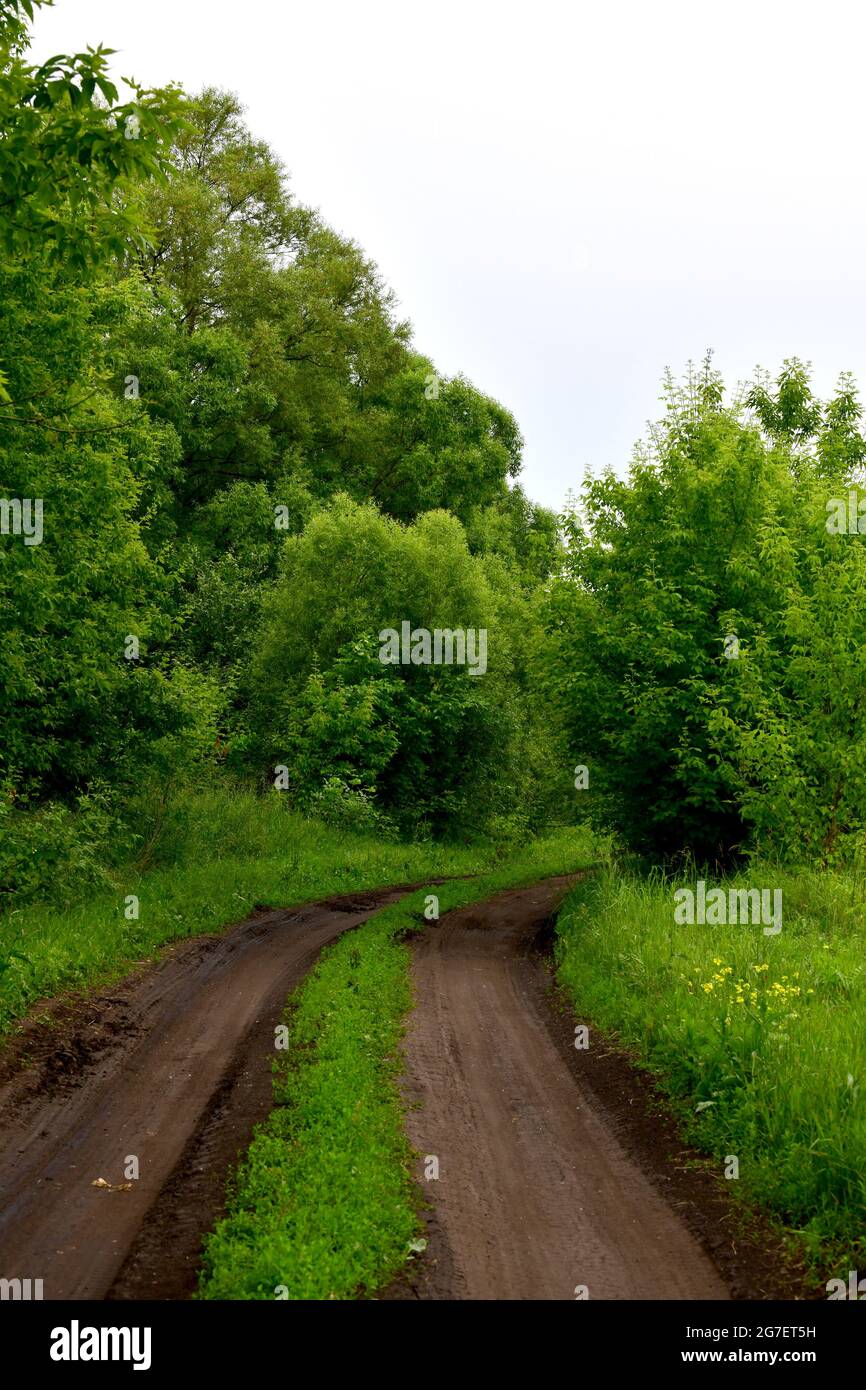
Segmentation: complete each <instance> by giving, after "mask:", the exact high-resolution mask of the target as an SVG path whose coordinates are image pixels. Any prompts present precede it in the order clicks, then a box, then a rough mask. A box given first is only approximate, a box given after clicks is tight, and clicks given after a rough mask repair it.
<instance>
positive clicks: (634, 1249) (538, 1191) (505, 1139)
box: [391, 879, 730, 1300]
mask: <svg viewBox="0 0 866 1390" xmlns="http://www.w3.org/2000/svg"><path fill="white" fill-rule="evenodd" d="M569 882H570V880H563V879H560V880H548V881H546V882H544V883H540V884H537V885H535V886H534V887H532V888H526V889H520V890H514V891H511V892H507V893H503V894H501V895H500V896H498V897H496V898H494V899H492V900H491V901H489V902H487V903H483V904H477V905H475V906H473V907H469V908H465V909H463V910H461V911H458V912H454V913H451V914H449V915H448V916H446V917H443V919H442V921H441V923H439V924H431V926H430V927H429V928H428V929H427V930H425V931H424V933H423V934H421V935H419V937H418V939H417V940H416V941H415V943H414V944H413V973H414V983H415V994H416V1007H415V1010H414V1013H413V1014H412V1016H411V1019H410V1023H409V1029H408V1035H407V1039H406V1077H405V1081H404V1093H405V1095H406V1098H407V1100H408V1101H409V1102H410V1110H409V1119H408V1129H409V1137H410V1140H411V1142H412V1144H413V1147H414V1148H415V1149H416V1150H417V1151H418V1153H419V1155H420V1156H421V1160H422V1162H421V1172H422V1174H424V1175H428V1174H430V1173H433V1172H435V1166H434V1164H433V1163H432V1162H431V1160H434V1159H435V1160H436V1161H437V1162H438V1174H439V1175H438V1178H435V1177H431V1176H426V1180H425V1176H422V1186H423V1190H424V1196H425V1198H426V1199H427V1201H428V1202H429V1203H431V1204H432V1207H431V1210H430V1212H429V1214H428V1218H427V1222H428V1235H429V1245H428V1249H427V1251H426V1253H425V1256H424V1257H423V1258H422V1260H421V1262H420V1268H419V1273H418V1274H417V1276H413V1278H414V1287H413V1289H412V1290H411V1293H410V1294H409V1295H407V1294H406V1292H405V1291H403V1292H400V1291H398V1290H393V1291H392V1294H391V1296H396V1297H406V1296H414V1297H416V1298H421V1299H574V1298H576V1297H586V1296H588V1297H589V1298H590V1299H657V1298H664V1299H718V1300H720V1299H726V1298H728V1297H729V1296H730V1295H729V1292H728V1288H727V1286H726V1284H725V1282H724V1281H723V1279H722V1277H721V1275H720V1274H719V1273H718V1272H717V1270H716V1268H715V1266H714V1264H713V1263H712V1262H711V1260H710V1259H709V1257H708V1255H707V1254H706V1253H705V1252H704V1250H703V1249H702V1248H701V1245H700V1243H699V1242H698V1240H697V1239H696V1238H695V1237H694V1235H693V1234H692V1233H691V1232H690V1231H689V1229H688V1228H687V1227H686V1225H685V1224H684V1223H683V1221H682V1220H681V1218H680V1216H679V1215H678V1213H677V1212H676V1210H675V1209H674V1207H673V1205H671V1204H669V1203H668V1201H667V1200H666V1199H665V1197H664V1196H663V1195H662V1192H661V1191H660V1189H659V1187H658V1186H657V1185H656V1184H654V1183H653V1182H652V1181H651V1180H650V1177H649V1176H648V1175H647V1174H646V1173H645V1172H644V1171H643V1169H642V1167H641V1166H640V1165H639V1164H638V1163H636V1162H635V1161H634V1160H633V1159H632V1158H631V1157H629V1155H628V1153H627V1152H626V1150H625V1148H624V1147H623V1145H622V1144H621V1143H620V1140H619V1138H618V1137H617V1134H616V1132H615V1127H614V1126H613V1125H612V1124H611V1123H610V1122H609V1119H608V1117H607V1116H606V1114H605V1112H604V1109H603V1107H602V1106H600V1105H599V1103H598V1101H597V1099H596V1097H595V1096H594V1094H593V1092H592V1091H591V1089H589V1088H588V1087H586V1086H584V1085H582V1084H581V1080H580V1074H579V1067H578V1066H576V1065H575V1063H577V1062H578V1060H579V1059H578V1056H577V1053H576V1050H575V1049H574V1046H573V1043H574V1037H573V1032H571V1029H570V1027H569V1024H568V1023H567V1021H564V1020H563V1019H562V1016H561V1015H560V1016H557V1014H556V1012H555V1010H554V1008H553V1007H552V1004H551V998H550V975H549V972H548V971H547V970H546V968H545V963H544V958H543V956H542V955H541V953H540V951H539V937H540V934H541V935H542V936H543V934H544V931H545V928H546V926H547V925H548V924H549V920H550V918H551V914H552V913H553V912H554V911H555V909H556V908H557V906H558V905H559V903H560V902H561V900H562V898H563V897H564V895H565V892H566V891H567V888H568V885H569ZM563 1025H564V1027H563ZM571 1028H573V1025H571ZM589 1044H590V1048H592V1045H593V1040H592V1035H591V1033H590V1038H589ZM569 1048H570V1050H571V1053H572V1054H573V1055H572V1056H569ZM584 1055H585V1054H584Z"/></svg>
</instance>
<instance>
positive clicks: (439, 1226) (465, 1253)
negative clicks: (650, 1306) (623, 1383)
mask: <svg viewBox="0 0 866 1390" xmlns="http://www.w3.org/2000/svg"><path fill="white" fill-rule="evenodd" d="M571 882H573V879H551V880H547V881H546V882H543V883H539V884H536V885H535V886H533V887H531V888H527V889H520V890H512V891H510V892H506V893H502V894H500V895H498V896H497V897H495V898H493V899H491V900H490V901H488V902H485V903H480V904H476V905H475V906H473V907H469V908H465V909H463V910H461V911H458V912H454V913H451V914H449V915H447V916H445V917H444V918H443V919H442V921H441V923H428V924H426V927H425V930H424V931H423V932H420V933H419V934H418V935H417V937H414V938H413V947H412V949H413V972H414V980H415V991H416V1007H415V1009H414V1011H413V1013H412V1015H411V1018H410V1022H409V1027H408V1034H407V1040H406V1053H407V1056H406V1077H405V1083H404V1087H405V1092H406V1096H407V1099H408V1100H409V1102H410V1109H409V1118H408V1127H409V1136H410V1139H411V1140H412V1143H413V1144H414V1146H415V1148H416V1149H417V1150H418V1152H419V1154H420V1155H422V1156H426V1155H435V1156H436V1158H437V1159H438V1162H439V1176H438V1179H437V1180H435V1181H429V1182H426V1183H424V1184H423V1187H424V1195H425V1196H426V1197H427V1198H428V1200H429V1203H430V1205H429V1207H428V1209H427V1210H426V1213H425V1220H426V1222H427V1227H428V1235H429V1246H428V1249H427V1251H426V1253H425V1255H424V1257H423V1258H422V1259H420V1260H413V1261H412V1262H411V1265H410V1267H409V1269H408V1271H407V1273H405V1274H404V1275H403V1276H401V1278H400V1279H399V1280H398V1281H397V1282H396V1283H395V1285H394V1286H393V1287H392V1288H391V1289H389V1290H388V1291H387V1292H386V1294H385V1295H384V1296H385V1297H386V1298H388V1297H391V1298H407V1297H408V1298H420V1299H425V1300H426V1299H431V1300H436V1299H573V1298H574V1297H575V1291H576V1289H577V1288H578V1286H585V1287H586V1289H587V1291H588V1294H589V1297H590V1298H592V1299H635V1298H636V1299H654V1298H664V1299H692V1298H697V1299H726V1298H728V1297H730V1296H734V1297H743V1296H745V1297H752V1298H767V1297H770V1298H773V1297H791V1296H792V1292H793V1289H794V1284H792V1282H791V1278H792V1277H794V1278H796V1276H792V1275H791V1273H790V1272H789V1270H788V1269H787V1268H786V1263H785V1258H784V1257H783V1256H782V1255H781V1253H780V1249H779V1245H778V1242H777V1241H775V1240H772V1241H769V1242H768V1241H766V1240H765V1239H764V1237H763V1236H762V1237H761V1239H760V1240H753V1239H752V1238H751V1237H750V1236H743V1234H742V1232H740V1233H737V1231H736V1230H735V1228H734V1225H732V1224H731V1210H730V1206H729V1203H728V1198H727V1195H725V1196H722V1197H720V1195H719V1183H718V1181H717V1180H716V1179H715V1178H714V1177H713V1176H712V1175H710V1174H707V1173H706V1172H704V1173H703V1174H697V1173H696V1172H695V1171H694V1162H693V1160H694V1155H692V1154H689V1153H688V1151H686V1150H684V1147H683V1145H682V1141H681V1140H680V1139H679V1136H678V1134H677V1132H676V1129H675V1127H674V1126H673V1124H672V1123H671V1121H670V1120H669V1119H667V1120H665V1119H663V1118H662V1117H661V1116H660V1115H659V1112H658V1107H657V1105H656V1103H655V1100H654V1098H653V1097H651V1096H650V1094H649V1090H648V1088H647V1086H646V1083H645V1082H644V1081H643V1079H642V1078H641V1077H640V1076H639V1075H638V1073H636V1072H635V1071H634V1070H633V1069H632V1068H631V1066H630V1065H629V1062H628V1060H627V1059H626V1058H625V1057H624V1056H623V1055H622V1054H621V1053H619V1052H617V1051H616V1050H615V1049H606V1048H605V1045H604V1043H603V1041H601V1040H600V1039H599V1038H597V1037H595V1038H593V1037H592V1035H591V1046H590V1049H589V1051H576V1050H575V1048H574V1046H573V1042H574V1035H573V1032H572V1029H573V1027H574V1024H573V1021H572V1016H571V1011H570V1009H565V1010H562V1009H560V1010H557V1009H556V1008H555V1007H554V1004H553V1002H552V986H551V976H550V972H549V969H548V967H547V962H546V957H545V956H544V955H543V953H542V951H541V950H540V949H539V947H540V945H543V944H544V941H545V939H546V936H547V935H548V934H549V928H550V921H551V916H552V914H553V912H554V911H555V909H556V908H557V906H558V905H559V903H560V902H561V900H562V898H563V897H564V895H565V892H566V890H567V888H568V886H569V884H570V883H571ZM406 891H407V889H406V888H405V887H403V888H396V889H392V890H386V891H381V892H377V893H363V894H360V893H359V894H354V895H351V896H348V897H344V898H332V899H329V900H328V901H326V902H321V903H312V904H308V905H307V906H305V907H301V908H297V909H294V910H288V911H270V910H267V909H263V910H261V911H260V912H259V913H258V915H257V916H254V917H252V918H250V919H249V920H248V921H246V922H244V923H241V924H240V925H239V926H237V927H234V928H232V929H230V930H229V931H228V932H226V933H225V934H224V935H221V936H206V937H199V938H196V939H194V940H189V941H185V942H182V943H180V944H176V945H174V946H172V947H169V948H168V949H167V951H166V952H165V953H164V955H163V957H162V959H161V960H160V961H159V962H158V963H157V964H156V965H151V966H147V967H146V968H144V969H142V970H139V971H138V972H137V973H136V974H135V975H132V976H130V977H129V978H128V979H126V980H124V981H123V982H122V983H121V984H119V985H115V986H114V987H113V988H112V989H110V990H103V991H101V992H99V993H96V994H93V995H85V996H83V997H80V998H78V999H76V1000H73V1002H72V1003H70V1002H69V1001H63V1000H61V1001H55V1002H54V1003H52V1004H48V1005H46V1006H45V1008H44V1009H43V1010H41V1011H39V1012H38V1013H37V1014H36V1015H34V1017H33V1018H32V1019H31V1021H30V1022H29V1023H28V1024H27V1025H26V1026H25V1028H24V1030H23V1033H22V1035H21V1037H20V1038H19V1039H18V1041H17V1042H13V1044H12V1045H11V1047H10V1046H7V1048H6V1050H5V1051H4V1052H3V1053H2V1054H0V1277H3V1278H8V1279H13V1278H21V1279H27V1278H29V1279H42V1280H43V1281H44V1294H45V1297H46V1298H48V1299H106V1298H107V1299H148V1298H160V1299H183V1298H187V1297H189V1295H190V1294H191V1293H192V1292H193V1290H194V1289H195V1285H196V1280H197V1273H198V1267H199V1261H200V1254H201V1238H202V1236H203V1234H205V1233H206V1232H207V1231H208V1230H210V1229H211V1227H212V1226H213V1224H214V1221H215V1220H216V1218H217V1217H218V1216H219V1215H220V1213H221V1211H222V1209H223V1200H224V1190H225V1180H226V1177H227V1175H228V1173H229V1172H230V1170H231V1168H232V1167H233V1165H234V1163H235V1161H236V1159H237V1157H238V1155H239V1154H240V1153H243V1152H244V1151H245V1149H246V1146H247V1144H248V1143H249V1139H250V1137H251V1134H252V1130H253V1126H254V1125H255V1123H256V1122H257V1121H259V1120H261V1119H263V1118H264V1117H265V1116H266V1115H267V1113H268V1111H269V1109H270V1104H271V1062H272V1060H273V1056H274V1048H273V1043H274V1025H275V1024H276V1023H277V1022H278V1021H279V1019H280V1016H281V1014H282V1010H283V1007H284V1004H285V1000H286V997H287V995H288V994H289V992H290V991H291V989H292V988H294V986H295V985H296V984H297V983H298V982H299V981H300V980H301V979H302V978H303V976H304V975H305V974H306V973H307V971H308V970H309V969H310V968H311V966H312V965H313V964H314V962H315V960H316V958H317V956H318V954H319V952H320V950H321V948H322V947H323V946H324V945H326V944H327V943H328V942H330V941H332V940H333V939H334V938H335V937H337V936H338V935H339V934H340V933H341V932H343V931H345V930H347V929H349V928H352V927H355V926H358V925H359V924H360V923H361V922H363V921H364V920H365V919H366V918H367V917H368V916H369V915H370V913H371V912H372V911H374V910H375V909H376V908H378V907H379V906H382V905H384V904H385V903H387V902H392V901H395V900H396V899H398V898H399V897H400V896H402V894H403V893H404V892H406ZM46 1013H47V1014H48V1017H49V1019H50V1020H52V1026H46V1025H45V1022H44V1021H43V1019H44V1014H46ZM129 1155H136V1156H137V1158H138V1160H139V1164H140V1177H139V1178H138V1179H137V1180H133V1181H131V1182H129V1183H126V1181H125V1176H126V1175H125V1174H124V1165H125V1163H126V1162H127V1158H128V1156H129ZM97 1179H103V1180H104V1181H105V1182H106V1183H108V1184H110V1186H109V1187H105V1186H99V1187H95V1186H93V1184H94V1182H95V1181H96V1180H97ZM721 1186H722V1187H723V1186H724V1184H722V1185H721ZM707 1250H710V1251H712V1255H713V1259H712V1260H711V1259H710V1257H709V1255H708V1254H707V1253H706V1251H707ZM720 1270H724V1277H722V1274H721V1273H720V1272H719V1271H720ZM785 1281H787V1282H785ZM806 1296H809V1295H808V1294H807V1295H806Z"/></svg>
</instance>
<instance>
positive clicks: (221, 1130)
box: [0, 888, 406, 1299]
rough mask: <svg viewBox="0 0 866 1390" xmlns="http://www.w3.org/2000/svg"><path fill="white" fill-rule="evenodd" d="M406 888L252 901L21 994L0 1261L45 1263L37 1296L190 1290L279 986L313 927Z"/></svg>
mask: <svg viewBox="0 0 866 1390" xmlns="http://www.w3.org/2000/svg"><path fill="white" fill-rule="evenodd" d="M405 891H406V890H405V888H399V889H393V890H390V891H384V892H376V893H364V894H358V893H355V894H353V895H350V896H347V897H345V898H332V899H329V900H328V901H327V902H323V903H314V904H310V905H308V906H305V907H300V908H298V909H296V910H292V911H279V912H274V911H269V910H266V909H265V910H261V911H260V912H258V913H257V914H256V915H255V916H254V917H252V918H251V919H250V920H248V921H246V922H244V923H242V924H241V925H240V926H237V927H234V928H232V929H231V930H230V931H228V932H227V933H225V934H223V935H220V936H208V937H200V938H197V939H195V940H193V941H187V942H184V943H182V944H181V945H179V946H175V947H171V948H169V949H168V951H166V952H165V953H164V954H163V956H162V958H161V959H160V961H159V963H158V964H157V965H155V966H150V967H148V968H147V969H145V970H141V971H138V972H137V973H136V974H135V975H133V976H131V977H129V978H128V979H127V980H125V981H123V982H122V984H120V985H117V984H115V985H114V986H112V988H111V989H109V990H104V991H101V992H99V993H97V994H93V995H89V996H84V997H79V998H77V999H68V998H67V999H66V1000H64V1001H59V1002H54V1003H51V1004H48V1005H46V1006H44V1007H43V1008H41V1009H37V1010H35V1011H34V1015H33V1016H32V1018H31V1020H30V1022H29V1023H28V1024H27V1025H26V1026H25V1027H24V1029H23V1030H22V1031H21V1033H20V1034H19V1036H18V1037H17V1038H16V1039H14V1040H13V1042H12V1043H11V1045H10V1046H7V1048H6V1050H5V1053H4V1056H3V1059H2V1062H0V1082H2V1084H0V1194H2V1196H0V1277H5V1278H16V1277H18V1278H32V1279H43V1280H44V1292H45V1298H46V1299H73V1298H77V1299H103V1298H184V1297H187V1296H188V1295H189V1294H190V1293H191V1292H192V1291H193V1289H194V1287H195V1282H196V1273H197V1268H198V1263H199V1257H200V1248H201V1237H202V1235H203V1234H204V1233H205V1232H207V1231H208V1230H209V1229H210V1228H211V1227H212V1225H213V1223H214V1220H215V1219H216V1218H217V1217H218V1216H219V1215H220V1213H221V1211H222V1207H223V1195H224V1188H225V1179H226V1176H227V1174H228V1172H229V1171H230V1169H231V1167H232V1165H233V1164H234V1162H235V1160H236V1158H237V1156H238V1155H239V1154H240V1153H242V1152H243V1151H244V1150H245V1149H246V1147H247V1145H248V1143H249V1140H250V1136H251V1134H252V1129H253V1126H254V1125H255V1124H256V1123H257V1122H258V1121H260V1120H262V1119H264V1118H265V1116H266V1115H267V1114H268V1111H269V1109H270V1105H271V1062H272V1060H273V1057H274V1055H275V1052H274V1028H275V1026H276V1024H277V1023H278V1022H279V1020H280V1017H281V1015H282V1012H283V1009H284V1007H285V1002H286V997H287V995H288V994H289V992H290V991H291V990H292V989H293V988H294V987H295V985H297V984H298V982H299V981H300V980H301V979H302V978H303V976H304V975H305V974H306V973H307V971H308V970H309V969H310V967H311V966H312V965H313V964H314V962H315V960H316V957H317V956H318V954H319V951H320V950H321V948H322V947H323V946H324V945H326V944H327V943H328V942H329V941H332V940H333V939H334V938H335V937H336V936H338V935H339V934H340V933H341V932H343V931H346V930H347V929H349V928H352V927H356V926H358V925H359V924H360V923H361V922H363V921H364V920H365V919H366V918H367V917H368V916H369V915H370V913H371V912H372V911H374V910H375V909H376V908H378V907H380V906H382V905H384V904H385V903H388V902H392V901H395V900H396V899H397V898H399V897H400V896H401V895H402V894H403V893H404V892H405ZM133 1154H134V1155H136V1156H137V1158H138V1160H139V1170H140V1177H139V1178H138V1179H137V1180H135V1181H132V1182H131V1183H130V1184H129V1185H128V1186H126V1185H125V1184H126V1178H125V1173H124V1167H125V1164H126V1159H127V1156H128V1155H133ZM99 1178H102V1179H104V1180H105V1182H106V1183H108V1184H109V1185H110V1186H109V1187H94V1186H93V1184H94V1183H95V1182H96V1180H97V1179H99Z"/></svg>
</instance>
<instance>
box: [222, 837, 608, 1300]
mask: <svg viewBox="0 0 866 1390" xmlns="http://www.w3.org/2000/svg"><path fill="white" fill-rule="evenodd" d="M597 853H598V848H597V846H594V845H593V844H592V842H591V841H590V839H589V836H588V835H587V834H585V833H583V832H580V831H575V830H570V831H563V832H560V833H558V834H556V835H552V836H549V837H546V838H544V839H539V840H537V841H535V842H534V843H533V844H532V845H530V846H529V847H528V848H527V849H526V850H525V851H523V852H521V853H520V854H518V855H516V856H515V857H514V858H513V859H512V860H510V861H509V862H508V863H507V864H505V865H503V866H502V867H500V868H498V869H496V870H494V871H492V872H490V873H486V874H484V875H483V876H481V877H479V878H476V879H473V880H471V881H463V882H451V883H444V884H440V885H438V886H437V887H436V888H423V889H420V890H418V891H417V892H415V893H412V894H411V895H409V896H408V897H406V898H404V899H402V900H401V901H400V902H399V903H396V904H394V905H393V906H391V907H388V908H386V909H384V910H383V911H381V912H379V913H377V914H376V915H375V916H373V917H371V918H370V919H369V921H367V922H365V923H364V924H363V926H361V927H359V928H358V929H357V930H356V931H353V932H348V933H346V935H345V936H343V937H341V938H340V940H339V941H337V942H336V943H335V944H334V945H333V946H331V947H329V948H328V949H327V950H326V951H325V952H323V954H322V956H321V958H320V960H319V963H318V965H317V967H316V969H315V970H314V971H313V972H312V973H311V975H310V976H309V977H308V979H307V980H305V981H304V983H303V984H302V985H301V986H300V988H299V990H298V991H296V993H295V996H294V997H293V999H292V1000H291V1001H290V1006H289V1009H288V1012H287V1015H286V1022H287V1026H288V1027H289V1029H290V1047H289V1049H288V1050H287V1051H285V1052H282V1053H278V1054H277V1061H276V1063H275V1085H274V1090H275V1101H276V1108H275V1109H274V1110H273V1111H272V1113H271V1115H270V1117H269V1118H268V1120H267V1121H266V1122H265V1123H264V1124H263V1125H262V1126H260V1127H259V1129H258V1131H257V1133H256V1135H255V1137H254V1139H253V1142H252V1144H251V1146H250V1149H249V1151H248V1153H247V1156H246V1158H245V1160H244V1161H243V1163H242V1164H241V1166H240V1168H239V1170H238V1172H237V1174H236V1175H235V1178H234V1181H233V1183H232V1186H231V1191H230V1197H229V1206H228V1214H227V1216H226V1217H225V1218H224V1219H223V1220H222V1221H221V1222H220V1223H219V1224H218V1226H217V1227H216V1230H215V1231H214V1232H213V1233H212V1234H211V1236H210V1237H209V1238H208V1240H207V1243H206V1253H205V1264H204V1269H203V1273H202V1279H201V1287H200V1294H199V1296H200V1297H203V1298H210V1299H274V1298H290V1299H347V1298H355V1297H359V1296H364V1295H369V1294H371V1293H373V1292H374V1291H375V1290H376V1289H378V1288H381V1287H383V1286H384V1285H386V1284H387V1283H388V1281H389V1280H390V1279H391V1278H392V1277H393V1275H394V1274H396V1272H397V1271H398V1270H399V1269H400V1268H401V1266H402V1265H403V1264H404V1263H405V1262H406V1260H407V1259H409V1258H410V1257H411V1254H412V1246H413V1241H414V1240H416V1239H417V1236H418V1232H419V1227H420V1223H419V1218H418V1210H417V1200H416V1190H415V1187H414V1183H413V1180H412V1177H411V1175H410V1163H411V1158H412V1155H411V1151H410V1148H409V1144H408V1141H407V1139H406V1137H405V1130H404V1123H403V1103H402V1100H401V1097H400V1093H399V1088H398V1077H399V1071H400V1055H399V1053H400V1040H401V1037H402V1035H403V1030H404V1026H405V1019H406V1015H407V1013H408V1010H409V1008H410V1007H411V1001H412V996H411V983H410V973H409V964H410V956H409V948H408V946H407V945H406V944H405V940H404V938H405V936H406V933H407V932H411V931H414V930H418V929H420V928H422V927H423V926H424V916H423V913H424V906H425V899H426V897H427V895H428V893H431V892H435V893H436V895H437V897H438V898H439V908H440V913H445V912H447V911H450V910H452V909H454V908H458V907H464V906H466V905H468V904H470V903H474V902H479V901H482V900H483V899H486V898H489V897H491V896H492V895H493V894H495V893H498V892H501V891H503V890H505V889H508V888H515V887H521V886H524V885H527V884H531V883H534V882H536V881H538V880H539V879H542V878H549V877H553V876H555V875H558V874H565V873H572V872H576V871H577V870H579V869H582V868H586V867H587V865H589V864H590V863H591V862H592V860H593V858H594V857H597Z"/></svg>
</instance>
